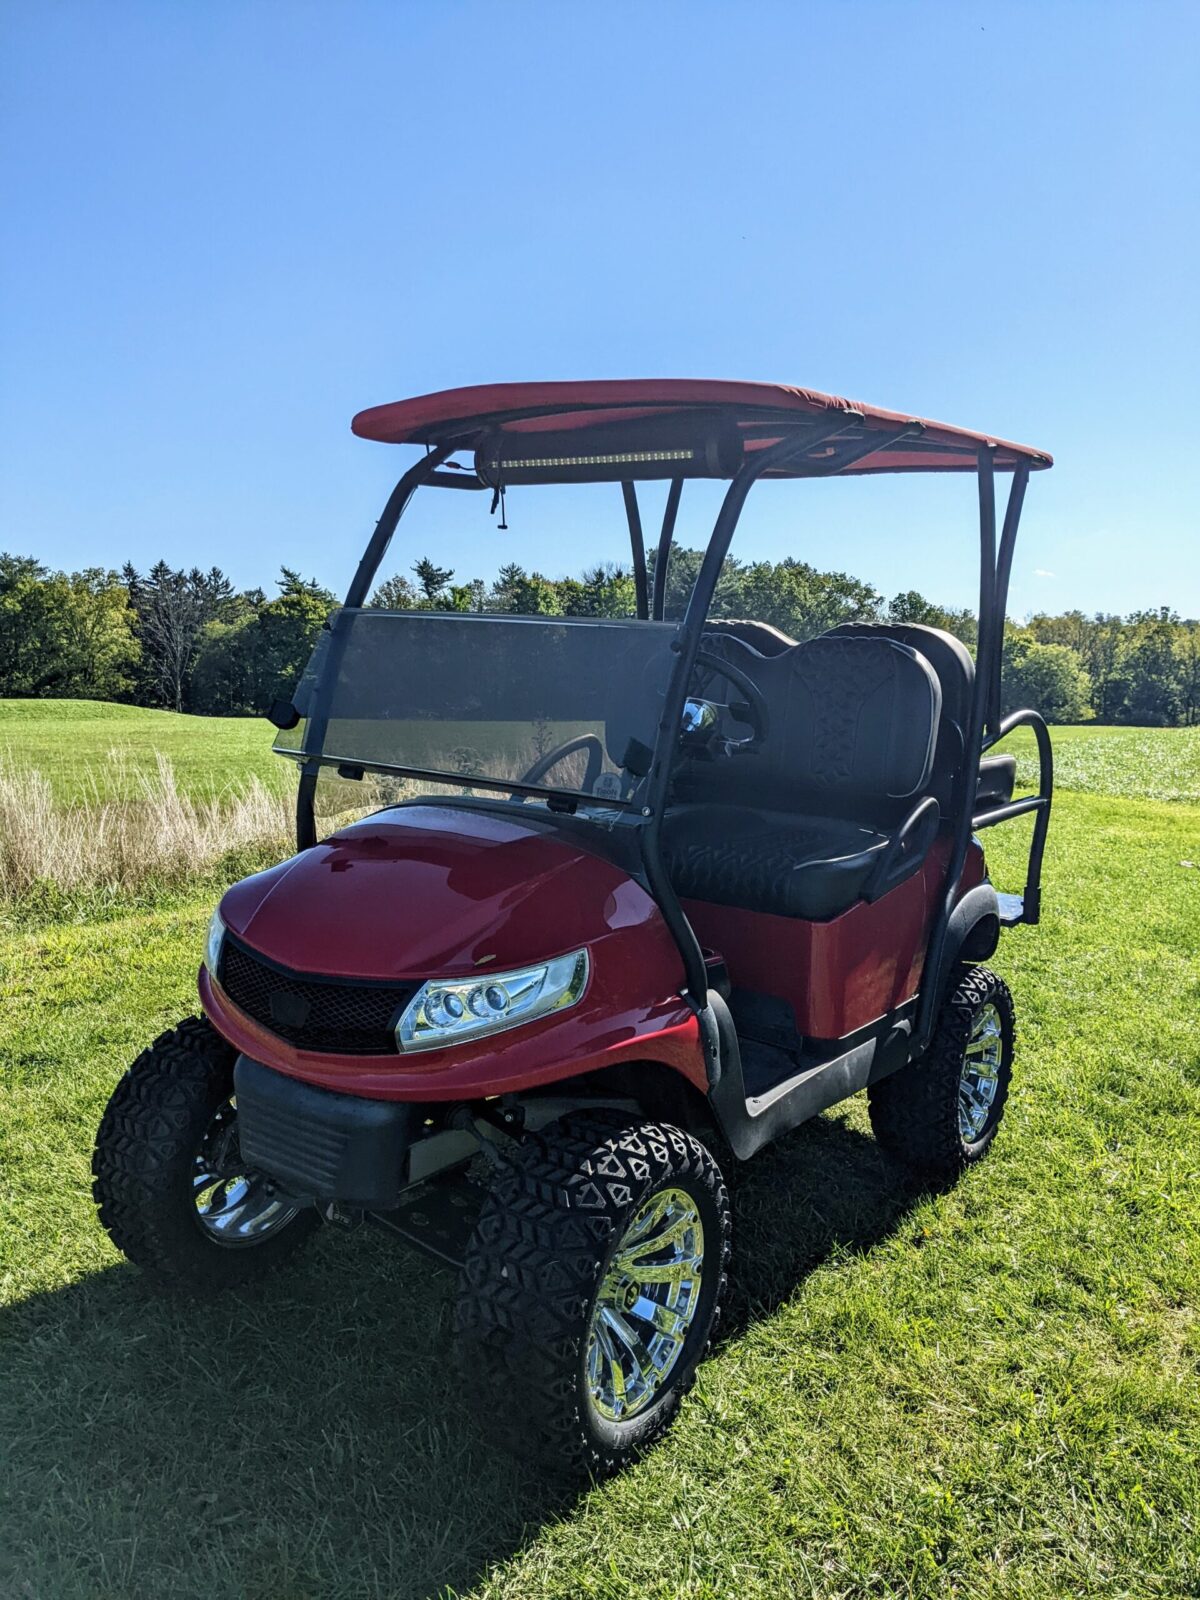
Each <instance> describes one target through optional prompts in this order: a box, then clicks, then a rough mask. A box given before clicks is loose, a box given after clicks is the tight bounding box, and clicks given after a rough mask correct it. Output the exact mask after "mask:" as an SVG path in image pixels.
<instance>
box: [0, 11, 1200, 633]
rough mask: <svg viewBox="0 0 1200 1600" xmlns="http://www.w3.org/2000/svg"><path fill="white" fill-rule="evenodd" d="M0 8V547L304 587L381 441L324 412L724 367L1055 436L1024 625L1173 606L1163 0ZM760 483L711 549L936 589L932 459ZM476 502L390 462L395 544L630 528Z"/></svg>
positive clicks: (363, 526)
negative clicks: (209, 568) (480, 385)
mask: <svg viewBox="0 0 1200 1600" xmlns="http://www.w3.org/2000/svg"><path fill="white" fill-rule="evenodd" d="M0 30H2V34H3V37H2V39H0V142H2V171H0V548H4V547H7V548H9V549H12V550H16V551H20V552H28V553H33V554H36V555H38V556H39V557H40V558H41V559H43V560H44V561H46V562H48V563H49V564H51V565H54V566H64V567H68V568H74V567H80V566H85V565H114V566H115V565H119V564H120V563H121V562H122V561H123V560H124V559H126V558H131V559H133V560H134V561H135V562H137V563H138V564H141V565H145V564H148V563H149V562H150V561H151V560H153V559H154V558H155V557H156V556H158V555H160V554H161V555H164V556H166V557H167V558H168V559H169V560H170V561H172V562H174V563H178V564H191V563H193V562H198V563H200V564H202V565H208V564H211V563H217V564H219V565H221V566H223V567H224V568H225V569H226V570H227V571H228V572H229V573H230V574H231V575H232V576H233V578H234V579H235V580H236V581H237V582H238V583H239V584H245V585H249V584H253V583H262V584H264V585H269V584H270V582H271V579H272V577H273V575H274V573H275V572H276V570H277V568H278V566H279V563H280V562H281V561H287V562H288V564H289V565H292V566H298V567H300V568H302V569H303V570H304V571H305V572H306V573H311V574H315V575H316V576H318V577H319V578H321V579H322V580H324V581H325V582H327V583H329V584H330V585H331V586H333V587H334V588H336V589H339V590H340V589H342V588H344V586H345V584H346V582H347V581H348V579H349V576H350V574H351V572H352V570H353V567H354V563H355V560H356V557H357V553H358V549H359V547H360V545H361V543H362V542H363V540H364V539H365V537H366V534H367V532H368V531H369V529H370V526H371V525H372V523H373V521H374V518H375V516H376V515H377V514H378V510H379V508H380V506H381V505H382V502H383V500H384V498H385V496H386V494H387V491H388V488H389V487H390V484H391V482H392V481H393V480H394V478H395V477H396V476H397V475H398V472H399V470H400V469H401V467H402V465H403V463H404V460H405V459H407V453H406V452H402V451H400V450H397V449H395V448H394V447H388V446H383V445H376V444H368V443H364V442H361V441H357V440H354V439H353V438H352V437H351V435H350V433H349V419H350V417H351V415H352V414H353V412H355V411H356V410H358V409H360V408H361V407H363V406H366V405H370V404H375V403H377V402H381V401H385V400H392V399H397V398H400V397H401V396H403V395H406V394H414V393H420V392H422V391H425V390H429V389H438V388H446V387H451V386H453V385H457V384H461V383H472V382H490V381H497V380H503V379H518V378H570V377H628V376H641V375H670V376H699V377H710V376H711V377H739V378H740V377H745V378H762V379H777V380H782V381H785V382H793V383H799V384H803V385H806V386H809V387H813V388H818V389H825V390H830V391H832V392H834V393H838V394H843V395H848V396H851V397H853V398H856V399H861V400H866V401H870V402H873V403H876V404H880V405H885V406H890V407H895V408H897V409H901V410H911V411H915V412H918V413H921V414H924V415H930V416H933V417H937V418H941V419H944V420H948V421H951V422H957V423H962V424H964V425H967V426H975V427H980V428H983V429H986V430H988V431H991V432H994V433H999V434H1002V435H1005V436H1007V437H1010V438H1016V439H1019V440H1022V441H1027V442H1030V443H1033V444H1036V445H1038V446H1041V447H1043V448H1045V449H1048V450H1050V451H1051V452H1053V454H1054V455H1055V457H1056V461H1057V465H1056V466H1055V468H1054V470H1053V471H1052V472H1051V473H1048V474H1043V475H1041V476H1038V477H1036V478H1035V479H1034V481H1033V484H1032V486H1031V491H1030V496H1029V499H1028V502H1027V510H1026V516H1025V521H1024V525H1023V534H1022V539H1021V544H1020V546H1019V547H1018V553H1017V561H1016V567H1015V570H1014V576H1013V585H1012V595H1011V608H1010V609H1011V610H1012V611H1013V612H1014V613H1015V614H1023V613H1024V612H1026V611H1028V610H1031V609H1034V608H1039V607H1047V608H1051V609H1056V610H1057V609H1060V608H1062V607H1064V606H1067V605H1079V606H1082V607H1083V608H1085V609H1086V610H1096V609H1104V610H1117V611H1126V610H1129V609H1132V608H1134V607H1141V606H1149V605H1157V604H1160V603H1168V604H1171V605H1173V606H1175V607H1177V608H1178V609H1180V610H1181V611H1183V612H1184V613H1185V614H1188V615H1192V616H1197V615H1200V559H1197V534H1198V531H1200V530H1198V528H1197V499H1198V496H1197V481H1198V478H1200V474H1198V472H1197V456H1198V452H1197V444H1196V435H1197V404H1196V393H1195V391H1196V379H1197V374H1198V373H1200V326H1198V323H1200V318H1198V313H1197V301H1198V300H1200V178H1198V172H1200V164H1198V162H1197V151H1198V150H1200V95H1197V93H1196V90H1195V63H1196V60H1197V48H1198V46H1200V7H1197V6H1196V5H1194V4H1187V5H1179V6H1172V5H1170V4H1165V3H1157V4H1145V5H1134V4H1128V5H1105V4H1099V3H1089V4H1082V3H1081V4H1063V3H1053V0H1041V3H1038V4H1031V5H1022V4H997V3H995V0H992V3H988V4H980V3H975V0H957V3H955V4H949V5H933V4H916V3H907V4H901V3H898V0H897V3H895V4H880V5H872V4H867V3H857V4H843V5H836V6H830V5H808V4H799V3H792V4H771V3H765V0H762V3H755V0H749V3H742V4H736V5H735V4H733V3H729V4H724V5H715V4H705V3H694V4H691V5H679V4H671V3H667V4H650V3H647V0H643V3H641V4H624V3H617V0H603V3H600V0H593V3H591V4H587V5H584V4H569V3H562V0H560V3H556V4H551V3H549V0H546V3H541V4H533V3H523V0H507V3H493V4H478V5H473V4H453V3H443V4H440V5H436V6H420V5H416V4H402V3H394V0H388V3H380V4H372V3H366V0H341V3H335V0H326V3H323V4H302V3H299V0H256V3H243V4H235V3H230V0H206V3H203V4H201V3H199V0H190V3H183V0H175V3H169V0H155V3H152V4H134V3H125V0H107V3H105V4H103V5H99V4H94V3H92V4H63V3H58V0H4V3H3V4H2V5H0ZM758 494H759V498H758V500H757V502H755V501H752V502H751V509H750V510H748V512H747V516H746V519H745V522H744V532H743V536H742V537H741V539H740V541H739V545H738V546H737V549H738V552H739V553H740V554H743V555H746V556H755V555H761V556H770V557H773V558H778V557H780V556H783V555H785V554H795V555H797V556H800V557H803V558H804V559H807V560H811V561H813V562H815V563H817V564H818V565H824V566H834V567H838V568H842V569H845V570H849V571H852V572H854V573H856V574H858V575H859V576H861V577H864V578H867V579H869V580H870V581H872V582H873V583H875V584H876V585H877V586H878V587H879V588H880V589H882V590H883V591H884V592H885V593H887V594H892V593H894V592H896V591H897V590H898V589H901V588H907V587H910V586H915V587H918V588H921V589H923V590H924V591H925V592H926V593H928V594H930V595H932V596H934V597H936V598H939V599H942V600H944V601H946V602H952V603H964V602H966V601H968V600H969V599H970V598H971V595H972V592H973V586H974V569H973V528H972V520H973V503H972V494H971V486H970V484H969V482H967V481H961V480H954V479H948V478H940V479H939V478H907V479H904V478H897V479H890V480H889V479H877V480H873V481H870V482H859V483H853V482H851V483H842V484H823V485H807V486H804V485H797V486H786V487H785V486H766V487H764V488H762V489H760V490H759V491H758ZM482 498H483V497H478V499H482ZM650 498H651V500H652V502H654V501H655V499H656V497H655V496H651V497H650ZM478 499H477V498H476V497H474V496H434V495H427V496H426V500H427V501H428V502H431V503H428V504H426V505H424V506H420V505H418V506H417V507H415V508H414V517H413V522H412V525H411V527H408V525H406V526H405V528H404V530H402V541H403V542H402V543H401V545H400V548H399V549H398V551H397V552H396V563H395V564H398V565H404V564H406V562H407V561H408V560H410V559H411V557H412V556H413V555H415V554H417V553H421V552H429V553H433V554H437V555H438V556H439V558H440V559H442V560H443V561H444V562H445V564H447V565H452V566H454V567H455V568H456V569H457V570H458V572H459V575H460V576H463V577H465V576H467V575H471V574H475V573H481V574H485V575H488V574H491V573H493V572H494V571H495V569H496V567H497V566H498V565H499V564H500V563H501V562H503V561H504V560H507V559H510V558H515V559H519V560H522V561H524V562H525V563H526V565H529V566H540V567H542V568H543V569H544V570H546V571H547V572H549V573H550V574H551V575H552V576H557V575H559V574H561V573H563V572H574V571H577V570H579V568H581V567H582V566H583V565H585V564H586V563H587V562H589V561H590V560H594V559H597V558H605V557H607V558H615V557H619V556H620V555H621V554H622V551H623V548H624V545H623V538H624V534H623V523H622V521H621V514H620V501H619V494H618V492H617V491H616V489H615V488H613V489H606V490H605V491H604V492H603V493H602V494H599V495H598V494H597V492H596V491H584V492H583V493H582V494H580V493H576V494H574V495H563V494H548V493H547V494H545V495H543V496H539V494H538V492H537V491H533V490H526V491H525V492H524V494H523V495H518V494H517V493H514V494H513V495H512V496H511V497H510V504H509V523H510V527H511V531H510V532H509V533H508V534H507V535H504V534H500V533H497V532H496V531H495V527H494V524H492V523H491V522H489V520H488V519H487V516H486V507H480V505H479V503H478ZM435 501H436V503H432V502H435ZM447 501H452V502H453V503H452V504H449V505H448V504H446V502H447ZM710 504H711V496H708V497H706V496H705V495H704V494H703V493H700V494H697V495H695V496H694V498H693V503H692V507H691V516H690V519H689V518H688V517H684V518H681V524H680V531H681V533H682V534H683V535H684V536H685V537H686V536H688V535H691V536H692V538H693V540H695V539H697V538H698V537H699V536H700V534H701V532H702V531H703V530H702V523H703V516H702V513H703V512H705V511H706V510H707V509H708V507H709V505H710Z"/></svg>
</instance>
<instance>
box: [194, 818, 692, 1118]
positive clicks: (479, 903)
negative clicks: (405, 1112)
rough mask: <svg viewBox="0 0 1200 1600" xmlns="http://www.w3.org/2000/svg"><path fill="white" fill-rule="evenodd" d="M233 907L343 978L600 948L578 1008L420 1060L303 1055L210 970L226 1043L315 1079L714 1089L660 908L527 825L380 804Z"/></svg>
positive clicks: (254, 881)
mask: <svg viewBox="0 0 1200 1600" xmlns="http://www.w3.org/2000/svg"><path fill="white" fill-rule="evenodd" d="M221 914H222V916H223V917H224V919H225V923H226V926H227V927H228V928H229V929H230V930H231V932H233V933H235V934H237V935H238V936H239V937H240V938H243V939H245V940H246V942H247V943H248V944H250V945H251V946H252V947H253V948H254V949H255V950H258V951H261V953H262V954H263V955H265V956H267V957H269V958H270V959H271V960H273V961H278V962H280V963H281V964H282V965H284V966H287V967H291V968H292V969H293V970H296V971H301V972H319V973H327V974H332V975H335V976H343V977H358V978H381V979H399V980H410V981H417V982H420V981H423V980H424V979H427V978H432V977H466V976H470V975H472V974H474V973H476V972H478V971H479V970H480V968H484V969H485V970H486V969H491V970H494V971H502V970H504V969H505V968H512V967H520V966H525V965H528V964H529V963H531V962H536V961H545V960H547V959H549V958H550V957H552V956H556V955H562V954H564V953H565V952H567V951H570V950H577V949H579V948H581V947H582V946H584V945H586V946H587V947H588V952H589V955H590V957H591V968H592V970H591V977H590V979H589V981H588V987H587V990H586V991H585V993H584V995H583V998H582V999H581V1000H580V1001H579V1002H578V1004H577V1005H575V1006H573V1007H572V1008H571V1009H570V1010H569V1011H565V1012H561V1013H559V1014H558V1015H556V1016H551V1017H546V1018H544V1019H542V1020H540V1021H537V1022H531V1023H527V1024H525V1025H524V1026H521V1027H517V1028H514V1029H512V1030H511V1032H508V1033H501V1034H497V1035H494V1036H492V1037H491V1038H487V1039H481V1040H479V1041H477V1042H476V1043H474V1044H459V1045H455V1046H453V1047H452V1048H450V1049H447V1050H422V1051H419V1052H414V1053H412V1054H411V1055H403V1054H401V1055H386V1056H335V1055H326V1054H323V1053H322V1054H315V1053H312V1052H308V1051H303V1050H298V1049H296V1048H294V1047H293V1046H292V1045H289V1044H287V1043H286V1042H285V1041H284V1040H282V1039H279V1038H277V1037H276V1036H275V1035H274V1034H272V1033H270V1032H268V1031H267V1030H266V1029H264V1028H262V1027H260V1026H259V1025H258V1024H257V1023H255V1022H253V1021H252V1020H251V1019H250V1018H249V1017H247V1016H245V1014H244V1013H242V1012H241V1011H239V1010H237V1008H236V1007H235V1006H233V1005H232V1004H231V1002H230V1001H229V1000H228V999H227V997H226V996H225V995H224V993H223V992H222V990H221V989H220V988H219V986H218V985H217V984H215V983H214V982H213V981H212V979H211V978H210V977H209V975H208V973H207V972H206V971H203V970H202V971H201V974H200V998H201V1001H202V1002H203V1005H204V1009H205V1011H206V1012H207V1013H208V1015H209V1016H210V1017H211V1019H212V1021H213V1023H214V1024H215V1026H216V1027H217V1028H218V1029H219V1030H220V1032H221V1033H222V1034H224V1035H225V1037H226V1038H227V1039H228V1040H229V1042H230V1043H231V1044H233V1045H235V1046H236V1047H237V1048H238V1049H239V1050H242V1051H244V1052H245V1053H246V1054H247V1055H251V1056H253V1057H254V1058H255V1060H258V1061H262V1062H264V1063H265V1064H266V1065H267V1066H270V1067H275V1068H277V1069H278V1070H279V1071H280V1072H285V1073H288V1074H289V1075H291V1076H293V1077H298V1078H303V1079H305V1081H307V1082H309V1083H315V1084H320V1085H322V1086H323V1087H326V1088H330V1089H339V1090H342V1091H344V1092H347V1093H351V1094H359V1095H363V1096H366V1097H368V1098H372V1099H381V1100H457V1099H477V1098H481V1097H483V1096H486V1095H492V1094H501V1093H504V1092H506V1091H509V1090H517V1089H525V1088H532V1087H533V1086H535V1085H538V1084H544V1083H549V1082H553V1081H554V1080H555V1079H558V1078H565V1077H570V1076H573V1075H575V1074H577V1073H580V1072H585V1071H589V1070H592V1069H594V1068H597V1067H604V1066H611V1065H615V1064H617V1063H619V1062H624V1061H639V1060H658V1061H662V1062H664V1063H665V1064H666V1065H668V1066H671V1067H673V1068H675V1069H676V1070H677V1071H680V1072H682V1073H684V1075H685V1076H686V1077H688V1078H690V1079H691V1080H692V1081H693V1082H694V1083H695V1084H696V1085H697V1087H699V1088H703V1087H704V1086H705V1084H706V1082H707V1079H706V1075H705V1067H704V1057H703V1050H702V1047H701V1043H700V1033H699V1027H698V1025H697V1022H696V1018H695V1016H694V1014H693V1013H692V1011H691V1010H690V1008H689V1007H688V1006H687V1005H686V1004H685V1003H684V1002H683V1000H682V999H681V998H680V990H681V989H682V987H683V982H684V975H683V962H682V959H681V958H680V955H679V951H678V950H677V948H676V946H675V942H674V940H673V939H672V938H671V935H670V933H669V932H668V930H667V927H666V924H665V923H664V922H663V920H662V916H661V915H660V913H659V910H658V907H657V906H656V905H655V904H654V901H653V900H652V899H651V897H650V896H649V895H648V894H647V893H646V891H645V890H644V889H642V888H641V887H640V885H638V884H636V883H635V882H634V881H633V880H632V879H631V878H629V877H628V876H627V875H626V874H625V873H624V872H622V871H621V869H620V868H619V867H617V866H615V865H613V863H611V862H609V861H607V860H605V859H603V858H602V857H600V856H597V855H593V854H591V853H590V852H589V851H587V850H584V849H581V848H580V847H579V846H578V845H577V844H575V843H574V842H573V841H571V840H568V839H566V838H564V837H563V836H560V835H556V834H553V833H547V832H546V831H545V830H544V829H542V828H539V827H537V826H535V825H532V824H531V823H527V822H524V821H523V820H522V819H521V818H519V817H513V818H508V817H500V816H496V815H494V814H489V813H487V812H483V811H474V810H466V809H457V808H455V807H452V806H447V805H432V806H407V807H401V808H398V809H396V810H394V811H389V812H384V813H382V814H381V815H379V816H377V817H371V818H368V819H367V820H366V821H364V822H360V823H356V824H354V825H353V826H352V827H349V828H345V829H343V830H342V831H341V832H339V833H337V834H334V835H333V836H332V838H330V839H327V840H325V841H324V843H322V844H320V845H317V846H316V847H315V848H313V849H312V850H306V851H303V852H302V853H301V854H300V855H298V856H295V857H293V858H292V859H291V860H290V861H285V862H283V863H282V864H281V865H280V866H278V867H273V868H271V869H270V870H269V871H268V872H262V873H259V874H257V875H256V876H255V877H252V878H247V879H245V880H244V881H243V882H241V883H239V884H235V885H234V887H233V888H232V889H230V890H229V892H228V894H226V896H225V898H224V900H223V901H222V902H221Z"/></svg>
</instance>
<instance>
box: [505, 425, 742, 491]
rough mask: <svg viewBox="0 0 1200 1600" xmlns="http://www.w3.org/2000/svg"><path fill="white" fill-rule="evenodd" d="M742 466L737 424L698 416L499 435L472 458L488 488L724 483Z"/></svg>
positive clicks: (739, 435) (740, 442) (511, 432)
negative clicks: (715, 480)
mask: <svg viewBox="0 0 1200 1600" xmlns="http://www.w3.org/2000/svg"><path fill="white" fill-rule="evenodd" d="M741 461H742V439H741V434H740V432H739V430H738V428H737V426H736V424H734V423H731V422H730V421H729V420H728V418H725V417H714V416H711V415H709V414H707V413H695V412H691V413H686V414H684V415H682V416H680V415H678V414H676V415H672V416H663V417H657V416H651V417H639V418H638V419H637V420H636V421H633V422H630V421H628V420H626V421H623V422H618V423H606V424H599V425H591V426H589V427H586V428H574V429H565V428H556V429H554V430H553V431H549V430H547V431H545V432H538V431H536V430H535V431H532V432H527V433H521V432H517V431H515V430H514V431H504V432H496V433H493V434H491V435H489V436H488V437H487V438H486V439H485V440H484V441H483V442H482V444H481V445H480V446H479V448H478V450H476V452H475V470H476V472H477V473H478V475H479V477H480V479H481V480H482V481H483V482H484V483H486V484H489V485H490V486H491V487H492V488H498V487H500V486H501V485H503V486H504V487H505V488H508V487H509V486H510V485H512V484H516V483H554V482H558V483H611V482H617V481H620V480H623V479H624V480H634V479H645V478H728V477H732V475H733V474H734V473H735V472H736V471H737V469H738V467H739V466H740V465H741Z"/></svg>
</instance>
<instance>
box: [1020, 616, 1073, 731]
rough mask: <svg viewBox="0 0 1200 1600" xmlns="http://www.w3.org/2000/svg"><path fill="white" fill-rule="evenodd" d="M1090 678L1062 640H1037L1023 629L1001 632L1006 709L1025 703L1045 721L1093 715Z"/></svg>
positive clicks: (1070, 719) (1021, 706)
mask: <svg viewBox="0 0 1200 1600" xmlns="http://www.w3.org/2000/svg"><path fill="white" fill-rule="evenodd" d="M1091 689H1092V685H1091V680H1090V679H1089V678H1088V675H1087V673H1086V672H1085V671H1084V670H1083V668H1082V667H1081V666H1080V665H1079V657H1078V656H1077V655H1076V654H1075V652H1074V651H1073V650H1072V649H1070V647H1069V646H1067V645H1064V644H1039V643H1038V641H1037V640H1036V639H1033V638H1031V637H1030V636H1029V634H1028V633H1027V632H1026V631H1025V630H1023V629H1016V628H1010V629H1009V630H1008V631H1007V632H1006V633H1005V636H1004V650H1003V656H1002V666H1001V697H1002V700H1003V704H1004V709H1005V711H1015V710H1018V709H1023V708H1024V707H1026V706H1028V707H1030V708H1032V709H1033V710H1034V711H1040V712H1041V714H1042V716H1043V717H1045V719H1046V721H1047V722H1085V721H1087V720H1088V719H1089V718H1090V717H1091V716H1092V706H1091Z"/></svg>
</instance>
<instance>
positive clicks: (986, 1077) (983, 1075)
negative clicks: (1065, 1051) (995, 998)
mask: <svg viewBox="0 0 1200 1600" xmlns="http://www.w3.org/2000/svg"><path fill="white" fill-rule="evenodd" d="M1003 1055H1004V1030H1003V1027H1002V1025H1001V1022H1000V1013H999V1012H998V1011H997V1010H996V1008H995V1006H994V1005H992V1004H991V1003H990V1002H989V1003H988V1004H987V1005H986V1006H983V1007H981V1008H980V1010H979V1012H978V1013H977V1014H976V1017H975V1021H974V1022H973V1023H972V1024H971V1037H970V1038H969V1039H968V1040H967V1048H966V1051H965V1052H964V1054H963V1064H962V1072H961V1073H960V1075H959V1079H958V1132H959V1136H960V1137H961V1139H962V1141H963V1143H964V1144H974V1143H975V1141H976V1139H978V1138H979V1137H980V1136H981V1135H982V1133H983V1130H984V1129H985V1128H986V1127H987V1122H988V1118H989V1117H990V1116H991V1114H992V1107H993V1106H994V1105H995V1103H996V1093H997V1091H998V1090H999V1088H1000V1063H1001V1061H1002V1059H1003Z"/></svg>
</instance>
